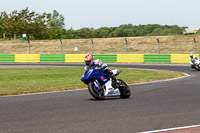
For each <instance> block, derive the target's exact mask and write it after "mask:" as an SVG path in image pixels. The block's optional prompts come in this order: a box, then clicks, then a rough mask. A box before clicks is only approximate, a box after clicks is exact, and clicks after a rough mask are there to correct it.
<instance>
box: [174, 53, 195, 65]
mask: <svg viewBox="0 0 200 133" xmlns="http://www.w3.org/2000/svg"><path fill="white" fill-rule="evenodd" d="M195 56H197V57H199V54H195ZM189 58H190V55H189V54H171V63H189Z"/></svg>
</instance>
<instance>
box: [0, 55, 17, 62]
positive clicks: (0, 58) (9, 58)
mask: <svg viewBox="0 0 200 133" xmlns="http://www.w3.org/2000/svg"><path fill="white" fill-rule="evenodd" d="M0 62H15V55H14V54H0Z"/></svg>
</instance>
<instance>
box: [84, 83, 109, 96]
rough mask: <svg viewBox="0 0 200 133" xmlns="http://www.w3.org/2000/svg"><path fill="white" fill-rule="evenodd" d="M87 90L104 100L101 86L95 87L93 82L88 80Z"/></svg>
mask: <svg viewBox="0 0 200 133" xmlns="http://www.w3.org/2000/svg"><path fill="white" fill-rule="evenodd" d="M88 90H89V92H90V94H91V95H92V96H93V97H94V98H95V99H97V100H104V99H105V96H104V89H103V88H96V86H95V84H94V83H93V82H89V84H88Z"/></svg>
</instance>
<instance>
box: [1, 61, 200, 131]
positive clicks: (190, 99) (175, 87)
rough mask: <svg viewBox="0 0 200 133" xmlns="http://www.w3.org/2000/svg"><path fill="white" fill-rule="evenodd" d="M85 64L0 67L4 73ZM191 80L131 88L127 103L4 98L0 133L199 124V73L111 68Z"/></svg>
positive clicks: (84, 97) (83, 95)
mask: <svg viewBox="0 0 200 133" xmlns="http://www.w3.org/2000/svg"><path fill="white" fill-rule="evenodd" d="M77 65H78V66H83V64H0V67H43V66H44V67H46V66H63V67H65V66H77ZM109 66H121V67H130V68H145V69H160V70H172V71H179V72H185V73H188V74H190V75H191V76H190V77H186V78H183V79H178V80H172V81H164V82H157V83H149V84H141V85H131V86H130V88H131V92H132V96H131V97H130V98H129V99H119V98H114V99H113V98H112V99H108V100H104V101H96V100H94V99H93V98H92V96H91V95H90V94H89V92H88V90H79V91H65V92H56V93H44V94H36V95H23V96H11V97H0V133H125V132H126V133H137V132H143V131H151V130H159V129H166V128H174V127H182V126H190V125H198V124H200V72H197V71H192V70H191V69H190V66H189V65H182V64H179V65H171V64H167V65H165V64H160V65H153V64H148V65H143V64H132V65H131V64H121V65H117V64H110V65H109Z"/></svg>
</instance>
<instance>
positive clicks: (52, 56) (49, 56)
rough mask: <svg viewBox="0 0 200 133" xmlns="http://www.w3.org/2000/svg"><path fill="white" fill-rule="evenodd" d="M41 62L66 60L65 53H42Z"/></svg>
mask: <svg viewBox="0 0 200 133" xmlns="http://www.w3.org/2000/svg"><path fill="white" fill-rule="evenodd" d="M40 62H65V54H40Z"/></svg>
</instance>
